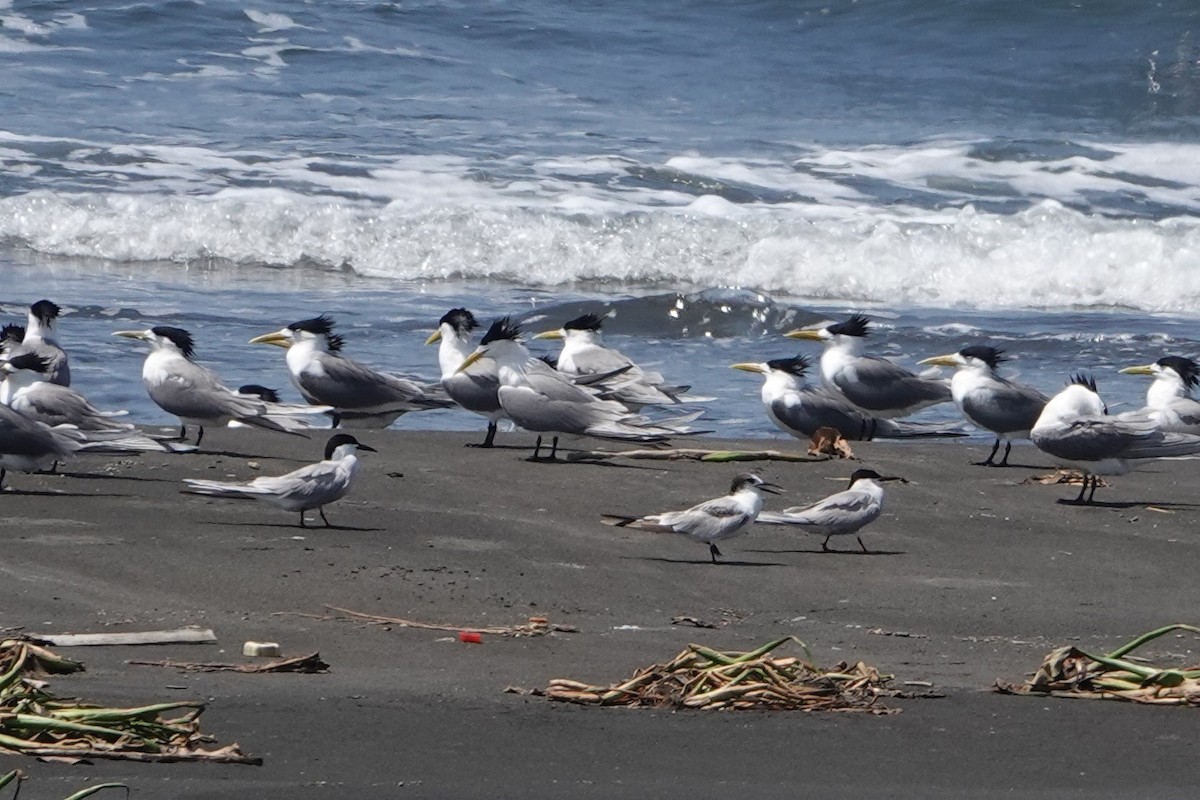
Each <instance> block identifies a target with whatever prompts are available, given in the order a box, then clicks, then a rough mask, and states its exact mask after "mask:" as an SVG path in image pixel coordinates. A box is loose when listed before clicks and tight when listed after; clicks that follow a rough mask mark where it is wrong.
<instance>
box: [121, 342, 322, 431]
mask: <svg viewBox="0 0 1200 800" xmlns="http://www.w3.org/2000/svg"><path fill="white" fill-rule="evenodd" d="M113 336H121V337H123V338H126V339H137V340H139V341H143V342H146V343H148V344H149V345H150V353H149V355H147V356H146V360H145V362H143V364H142V383H143V384H144V385H145V387H146V392H147V393H148V394H149V395H150V399H151V400H153V401H154V402H155V403H157V404H158V406H159V408H161V409H162V410H163V411H166V412H167V413H168V414H174V415H175V416H177V417H179V421H180V428H179V438H181V439H183V438H186V437H187V426H188V425H198V426H199V427H200V430H199V432H198V433H197V435H196V445H197V446H199V445H200V441H201V440H202V439H203V438H204V427H205V426H206V425H208V426H223V425H226V424H227V423H229V422H231V421H233V420H236V421H238V422H241V423H243V424H246V425H253V426H255V427H258V428H266V429H268V430H273V431H279V432H281V433H291V434H295V435H299V436H304V435H305V434H304V433H303V431H304V430H309V429H311V426H310V425H309V424H308V422H307V421H305V420H303V419H300V417H302V416H305V415H312V414H318V413H321V412H322V411H323V410H325V409H321V408H316V407H311V406H294V405H289V406H285V405H279V404H275V403H267V402H263V401H262V400H259V399H257V398H254V397H247V396H244V395H239V394H238V393H237V392H235V391H233V390H232V389H230V388H229V387H227V386H226V385H225V384H223V383H221V379H220V378H219V377H217V374H216V373H215V372H213V371H212V370H210V369H208V368H206V367H202V366H200V365H199V364H197V363H196V362H195V361H193V360H192V359H193V357H194V355H195V347H194V344H193V341H192V335H191V334H190V333H188V332H187V331H185V330H183V329H182V328H173V327H170V326H167V325H158V326H155V327H153V328H149V329H147V330H144V331H115V332H114V333H113Z"/></svg>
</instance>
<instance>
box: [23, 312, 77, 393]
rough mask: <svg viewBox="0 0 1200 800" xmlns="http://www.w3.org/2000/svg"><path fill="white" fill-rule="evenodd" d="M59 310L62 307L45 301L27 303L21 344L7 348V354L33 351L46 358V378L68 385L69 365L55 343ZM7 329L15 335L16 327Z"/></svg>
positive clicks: (56, 340)
mask: <svg viewBox="0 0 1200 800" xmlns="http://www.w3.org/2000/svg"><path fill="white" fill-rule="evenodd" d="M60 313H62V309H60V308H59V307H58V306H57V305H55V304H54V303H51V302H50V301H49V300H39V301H37V302H36V303H34V304H33V305H31V306H30V307H29V315H28V318H27V320H26V323H25V332H24V336H23V337H22V339H21V343H20V344H19V345H16V346H14V347H13V348H12V349H11V350H10V352H9V356H10V357H16V356H19V355H22V354H24V353H33V354H34V355H36V356H39V357H40V358H42V359H44V360H45V361H46V380H48V381H50V382H51V383H56V384H58V385H59V386H70V385H71V366H70V364H69V362H68V358H67V351H65V350H63V349H62V347H60V346H59V344H58V335H57V333H56V332H55V328H56V326H57V323H58V315H59V314H60ZM10 330H11V331H12V333H13V334H15V333H16V332H17V331H19V330H20V328H18V327H16V326H13V327H12V328H11V329H10Z"/></svg>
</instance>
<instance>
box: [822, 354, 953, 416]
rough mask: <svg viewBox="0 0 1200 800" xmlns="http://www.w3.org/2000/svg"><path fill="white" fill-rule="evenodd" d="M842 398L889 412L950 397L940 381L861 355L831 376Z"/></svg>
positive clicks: (864, 406) (947, 389) (931, 403)
mask: <svg viewBox="0 0 1200 800" xmlns="http://www.w3.org/2000/svg"><path fill="white" fill-rule="evenodd" d="M833 383H834V386H836V387H837V389H838V390H839V391H840V392H841V393H842V394H843V395H845V397H846V399H847V400H849V401H850V402H851V403H854V405H856V406H858V407H859V408H862V409H866V410H867V411H889V410H893V409H899V408H910V407H912V406H921V405H933V404H934V403H941V402H944V401H946V400H950V399H952V396H951V394H950V387H949V386H948V385H947V384H946V383H945V382H944V381H940V380H930V379H928V378H922V377H921V376H919V375H916V374H914V373H912V372H910V371H909V370H907V369H905V368H904V367H901V366H899V365H897V364H893V363H892V362H890V361H887V360H885V359H882V358H874V357H864V358H860V359H858V360H857V361H855V362H854V363H853V364H852V365H851V366H848V367H846V368H845V369H843V370H841V371H840V372H838V374H837V375H835V376H834V377H833Z"/></svg>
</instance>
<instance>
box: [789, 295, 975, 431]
mask: <svg viewBox="0 0 1200 800" xmlns="http://www.w3.org/2000/svg"><path fill="white" fill-rule="evenodd" d="M870 324H871V323H870V320H869V319H867V318H866V317H865V316H863V315H862V314H852V315H851V316H850V317H849V318H848V319H846V320H845V321H843V322H837V323H834V324H831V325H826V326H824V327H821V328H801V329H798V330H794V331H788V332H787V333H785V334H784V336H786V337H788V338H789V339H805V340H809V341H817V342H821V343H822V344H824V345H825V350H824V352H822V353H821V380H822V381H823V382H824V384H825V385H826V386H828V387H829V388H830V389H832V390H834V391H837V392H839V393H840V394H841V395H842V397H844V398H846V400H847V401H849V402H850V404H851V405H852V406H854V407H856V408H858V409H860V410H862V411H865V412H866V413H868V414H870V415H872V416H876V417H881V418H884V419H891V418H895V417H903V416H907V415H908V414H912V413H914V412H916V411H920V410H921V409H923V408H927V407H928V406H932V405H937V404H938V403H945V402H948V401H950V400H952V399H953V397H952V396H951V394H950V386H949V384H948V383H947V382H946V381H944V380H939V379H934V378H924V377H921V376H920V375H917V374H915V373H913V372H911V371H909V370H907V369H905V368H904V367H901V366H900V365H898V364H893V363H892V362H891V361H888V360H887V359H883V358H879V357H877V356H864V355H861V354H860V353H859V350H860V348H861V346H862V342H863V339H865V338H866V337H867V336H868V335H869V331H870Z"/></svg>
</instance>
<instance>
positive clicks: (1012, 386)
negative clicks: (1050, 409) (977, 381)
mask: <svg viewBox="0 0 1200 800" xmlns="http://www.w3.org/2000/svg"><path fill="white" fill-rule="evenodd" d="M1048 400H1049V398H1047V397H1046V395H1044V394H1042V393H1041V392H1039V391H1038V390H1037V389H1034V388H1033V387H1031V386H1024V385H1022V384H1019V383H1013V382H1012V381H1008V380H1004V379H1000V380H996V381H994V382H991V383H990V384H989V385H988V386H986V387H980V388H979V389H977V390H975V391H971V392H968V393H967V394H966V395H965V396H964V397H963V399H962V412H963V416H965V417H966V418H967V419H969V420H970V421H971V422H973V423H975V424H976V425H978V426H979V427H981V428H985V429H987V430H989V431H992V432H994V433H1016V432H1019V431H1027V430H1029V429H1030V428H1032V427H1033V426H1034V424H1035V423H1036V422H1037V420H1038V417H1039V416H1040V415H1041V413H1042V409H1043V408H1045V406H1046V403H1047V402H1048Z"/></svg>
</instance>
